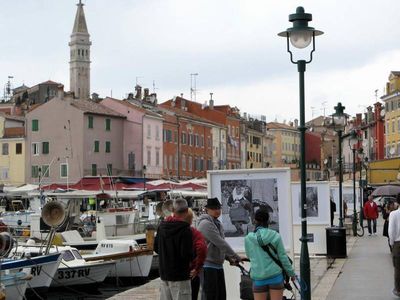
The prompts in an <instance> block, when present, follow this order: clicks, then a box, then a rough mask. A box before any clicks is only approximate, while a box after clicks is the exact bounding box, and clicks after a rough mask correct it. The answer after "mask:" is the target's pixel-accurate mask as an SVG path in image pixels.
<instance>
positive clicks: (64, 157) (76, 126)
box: [26, 89, 127, 184]
mask: <svg viewBox="0 0 400 300" xmlns="http://www.w3.org/2000/svg"><path fill="white" fill-rule="evenodd" d="M125 119H126V118H125V116H124V115H122V114H119V113H117V112H115V111H113V110H111V109H110V108H107V107H105V106H104V105H101V104H98V103H95V102H93V101H90V100H83V99H80V100H77V99H73V97H72V96H71V94H65V95H64V92H63V91H62V89H60V90H59V91H58V95H57V96H56V97H55V98H53V99H51V100H50V101H48V102H46V103H43V104H41V105H38V106H36V107H34V108H33V109H31V110H30V111H29V112H28V113H27V114H26V147H27V151H26V153H27V154H26V170H27V172H26V182H31V183H38V182H39V179H40V178H41V183H42V184H49V183H62V184H68V183H75V182H77V181H79V180H80V179H81V178H82V177H84V176H96V175H103V176H107V175H120V174H124V173H126V171H127V170H126V169H125V168H124V163H123V159H122V157H123V132H124V122H125Z"/></svg>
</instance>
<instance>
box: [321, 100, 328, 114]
mask: <svg viewBox="0 0 400 300" xmlns="http://www.w3.org/2000/svg"><path fill="white" fill-rule="evenodd" d="M327 103H328V101H324V102H322V103H321V106H322V108H321V110H322V111H323V112H324V117H325V110H326V104H327Z"/></svg>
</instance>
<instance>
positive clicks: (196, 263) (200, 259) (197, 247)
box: [185, 208, 207, 300]
mask: <svg viewBox="0 0 400 300" xmlns="http://www.w3.org/2000/svg"><path fill="white" fill-rule="evenodd" d="M185 221H186V222H188V223H189V224H190V225H191V224H192V222H193V211H192V210H191V209H190V208H189V210H188V214H187V217H186V218H185ZM190 229H191V230H192V240H193V250H194V254H195V258H194V260H193V261H192V263H191V264H190V279H191V286H192V300H197V298H198V295H199V289H200V276H199V275H200V271H201V270H202V269H203V264H204V261H205V259H206V256H207V244H206V240H205V239H204V236H203V235H202V234H201V232H200V231H198V230H197V229H196V228H194V227H190Z"/></svg>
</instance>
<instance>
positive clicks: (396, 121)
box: [381, 71, 400, 158]
mask: <svg viewBox="0 0 400 300" xmlns="http://www.w3.org/2000/svg"><path fill="white" fill-rule="evenodd" d="M381 99H382V101H383V102H384V103H385V157H387V158H391V157H399V156H400V72H397V71H392V72H390V75H389V82H387V83H386V95H384V96H382V97H381Z"/></svg>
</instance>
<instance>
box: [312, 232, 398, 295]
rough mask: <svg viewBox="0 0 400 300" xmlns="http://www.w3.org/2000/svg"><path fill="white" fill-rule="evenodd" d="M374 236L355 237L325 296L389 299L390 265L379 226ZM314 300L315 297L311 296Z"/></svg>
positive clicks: (391, 285)
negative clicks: (350, 249)
mask: <svg viewBox="0 0 400 300" xmlns="http://www.w3.org/2000/svg"><path fill="white" fill-rule="evenodd" d="M377 230H378V236H368V233H367V230H366V234H365V235H364V237H361V238H358V239H357V242H356V243H355V245H354V247H353V249H352V251H351V252H350V254H349V255H348V258H347V260H346V262H345V264H344V267H343V269H342V271H341V272H340V274H339V277H338V278H337V280H336V282H335V284H334V286H333V288H332V289H331V291H330V292H329V295H328V297H327V298H326V299H327V300H353V299H354V300H355V299H357V300H359V299H363V300H388V299H389V300H390V299H398V298H396V297H394V296H392V293H391V291H392V289H393V266H392V261H391V256H390V251H389V247H388V244H387V239H386V237H383V236H382V226H378V229H377ZM313 299H314V300H315V298H313Z"/></svg>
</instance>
